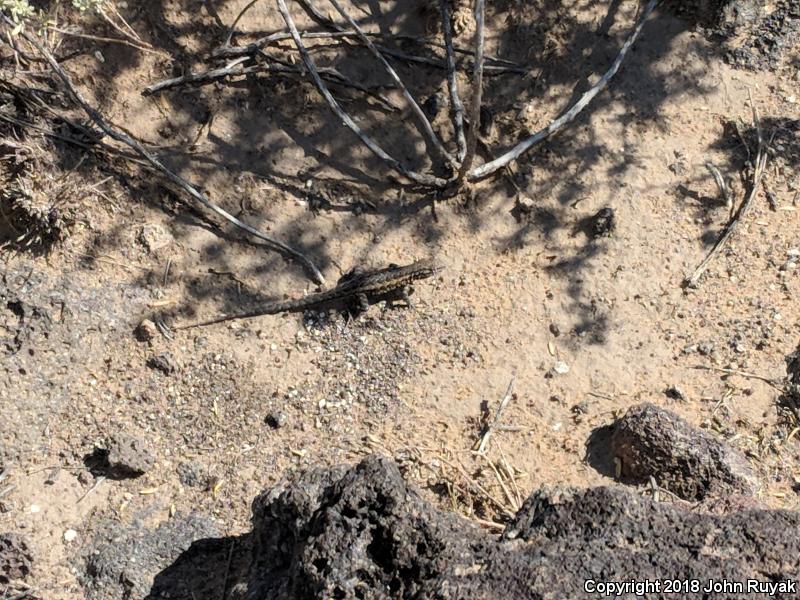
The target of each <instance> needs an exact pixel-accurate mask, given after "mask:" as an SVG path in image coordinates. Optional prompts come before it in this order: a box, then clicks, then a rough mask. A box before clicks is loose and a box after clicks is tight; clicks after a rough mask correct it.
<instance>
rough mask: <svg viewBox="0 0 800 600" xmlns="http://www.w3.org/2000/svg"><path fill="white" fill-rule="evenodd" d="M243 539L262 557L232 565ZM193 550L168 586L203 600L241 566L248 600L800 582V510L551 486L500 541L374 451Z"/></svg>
mask: <svg viewBox="0 0 800 600" xmlns="http://www.w3.org/2000/svg"><path fill="white" fill-rule="evenodd" d="M244 538H247V539H244ZM240 547H247V548H250V549H251V550H250V551H251V552H252V555H251V556H250V557H249V560H247V559H243V560H242V561H240V560H239V559H238V558H237V557H236V556H235V555H234V560H233V561H231V560H230V556H231V552H232V549H233V548H237V549H238V548H240ZM192 548H193V549H195V548H196V552H190V553H186V554H184V555H183V556H182V558H181V560H179V561H176V562H175V563H174V564H173V565H171V566H170V567H169V568H168V569H167V570H165V571H163V572H162V573H161V574H159V576H158V577H157V578H156V581H157V584H158V585H157V587H158V594H160V595H164V594H166V595H168V596H169V597H170V598H173V600H175V599H180V600H183V599H186V600H190V599H191V598H192V596H191V595H190V594H189V593H188V592H187V591H186V589H185V588H186V585H187V584H188V585H191V586H193V589H195V590H197V589H208V590H210V589H212V583H213V582H215V581H216V582H217V583H218V581H219V579H220V576H221V575H220V574H221V573H227V572H230V573H232V575H231V576H230V578H229V584H228V585H227V587H226V589H227V590H229V592H230V594H229V597H230V598H236V599H238V600H245V599H246V600H256V599H265V598H268V599H270V600H284V599H285V600H289V599H297V598H302V599H306V598H308V599H312V598H319V599H323V598H325V599H327V598H338V599H343V600H351V599H352V600H355V599H362V600H371V599H378V598H381V599H384V598H385V599H389V598H391V599H395V598H396V599H398V600H399V599H405V598H409V599H410V598H425V599H434V600H437V599H441V600H444V599H460V600H472V599H474V600H478V599H481V600H483V599H487V598H503V599H505V600H516V599H520V600H522V599H526V600H527V599H534V600H535V599H540V598H541V599H543V598H579V597H585V593H584V589H583V585H584V581H586V580H588V579H594V580H597V581H629V580H630V579H631V578H636V579H637V580H640V581H641V580H643V579H645V578H650V579H656V578H660V579H663V578H670V579H675V578H678V579H685V578H696V579H698V580H700V581H707V580H708V579H709V578H714V579H717V580H721V579H723V578H726V579H728V580H733V581H745V580H747V579H748V578H753V579H758V580H761V581H780V580H785V579H791V578H793V577H796V574H797V573H798V569H800V514H798V513H790V512H784V511H765V510H748V511H743V512H738V513H735V514H730V515H727V516H715V515H709V514H704V513H696V512H691V511H687V510H685V509H683V508H680V507H678V506H677V505H672V504H661V503H658V502H653V501H652V500H649V499H646V498H643V497H641V496H639V495H636V494H631V493H629V492H628V491H626V490H624V489H618V488H594V489H588V490H577V489H551V490H541V491H538V492H536V493H534V494H533V495H532V496H531V497H530V498H529V499H528V500H527V501H526V503H525V505H524V506H523V508H522V509H521V510H520V511H519V512H518V514H517V515H516V517H515V518H514V519H513V520H512V522H511V523H510V524H509V525H508V527H507V529H506V531H505V533H504V535H503V536H502V537H497V536H495V535H493V534H490V533H488V532H486V531H485V530H483V529H480V528H478V527H476V526H475V525H474V524H472V523H470V522H468V521H466V520H464V519H462V518H460V517H457V516H456V515H454V514H449V513H442V512H440V511H438V510H436V509H435V508H433V507H432V506H431V505H430V504H428V503H427V502H425V501H424V500H422V499H421V498H420V496H419V495H418V494H417V493H416V492H415V491H414V490H413V489H410V488H409V487H408V486H407V485H406V484H405V482H404V481H403V479H402V476H401V475H400V472H399V471H398V469H397V467H396V466H395V465H394V463H392V462H391V461H389V460H387V459H384V458H380V457H369V458H367V459H365V460H364V461H362V462H361V463H360V464H358V465H356V466H354V467H352V468H350V469H344V468H342V467H337V468H334V469H318V470H313V471H309V472H307V473H304V474H302V475H300V476H298V477H296V478H294V479H293V480H289V481H286V482H284V483H282V484H280V485H278V486H276V487H275V488H273V489H272V490H269V491H267V492H265V493H263V494H262V495H261V496H259V497H258V498H257V499H256V500H255V501H254V503H253V532H252V534H250V535H249V536H242V537H239V538H228V540H204V543H203V545H202V547H201V545H200V544H199V543H198V544H195V545H194V546H193V547H192ZM201 556H202V560H200V557H201ZM226 557H227V558H226ZM231 564H233V567H231V566H230V565H231ZM208 565H217V566H216V567H214V568H213V569H211V572H209V571H210V570H209V567H208ZM242 565H244V566H242ZM220 569H221V570H220ZM234 573H235V574H234ZM170 582H173V583H171V584H170ZM223 591H224V590H223ZM151 597H153V598H155V597H156V596H155V593H153V595H152V596H151ZM625 597H633V596H632V594H629V595H627V596H625ZM653 597H655V596H653ZM658 597H668V596H667V595H662V596H658ZM675 597H684V596H681V595H680V594H678V595H676V596H675ZM698 597H699V596H698ZM739 597H741V598H751V597H753V598H754V597H755V596H754V595H747V594H742V595H741V596H738V595H737V598H739ZM777 597H784V598H789V597H792V598H794V597H797V596H796V594H787V595H784V596H780V595H778V596H777Z"/></svg>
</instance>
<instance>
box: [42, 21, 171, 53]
mask: <svg viewBox="0 0 800 600" xmlns="http://www.w3.org/2000/svg"><path fill="white" fill-rule="evenodd" d="M47 29H48V30H49V31H54V32H56V33H60V34H61V35H68V36H70V37H76V38H81V39H84V40H92V41H94V42H100V43H101V44H122V45H123V46H128V47H129V48H135V49H136V50H141V51H142V52H147V53H149V54H156V55H158V56H163V57H167V58H168V57H169V54H167V53H165V52H161V51H159V50H153V49H152V48H150V47H148V46H145V45H143V44H142V43H139V42H133V41H130V40H128V39H119V38H108V37H100V36H97V35H90V34H88V33H78V32H77V31H67V30H66V29H59V28H58V27H48V28H47Z"/></svg>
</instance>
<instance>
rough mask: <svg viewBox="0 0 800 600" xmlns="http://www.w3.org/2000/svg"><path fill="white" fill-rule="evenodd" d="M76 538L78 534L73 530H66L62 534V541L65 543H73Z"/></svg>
mask: <svg viewBox="0 0 800 600" xmlns="http://www.w3.org/2000/svg"><path fill="white" fill-rule="evenodd" d="M76 537H78V532H77V531H75V530H74V529H67V530H66V531H65V532H64V541H65V542H67V543H69V542H73V541H75V538H76Z"/></svg>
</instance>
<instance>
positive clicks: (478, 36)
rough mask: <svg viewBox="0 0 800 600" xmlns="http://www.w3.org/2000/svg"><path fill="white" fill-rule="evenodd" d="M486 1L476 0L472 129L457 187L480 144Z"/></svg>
mask: <svg viewBox="0 0 800 600" xmlns="http://www.w3.org/2000/svg"><path fill="white" fill-rule="evenodd" d="M484 13H485V10H484V0H475V66H474V71H473V74H472V101H471V103H470V111H469V119H470V123H469V124H470V128H469V133H468V134H467V151H466V154H465V155H464V160H463V161H462V162H461V168H460V169H459V170H458V177H457V178H456V185H458V184H460V183H461V182H462V181H463V180H464V177H466V175H467V172H468V171H469V168H470V167H471V166H472V161H473V159H474V158H475V148H476V146H477V143H478V130H479V129H480V121H481V102H482V100H483V42H484V28H483V23H484Z"/></svg>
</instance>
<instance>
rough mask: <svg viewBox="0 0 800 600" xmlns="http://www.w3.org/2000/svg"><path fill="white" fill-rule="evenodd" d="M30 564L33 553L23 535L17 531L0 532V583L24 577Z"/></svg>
mask: <svg viewBox="0 0 800 600" xmlns="http://www.w3.org/2000/svg"><path fill="white" fill-rule="evenodd" d="M32 565H33V555H32V554H31V551H30V547H29V546H28V543H27V542H26V541H25V538H24V537H22V536H21V535H19V534H17V533H3V534H0V583H9V582H10V581H12V580H14V579H25V578H26V577H27V576H28V574H29V573H30V572H31V566H32Z"/></svg>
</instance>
